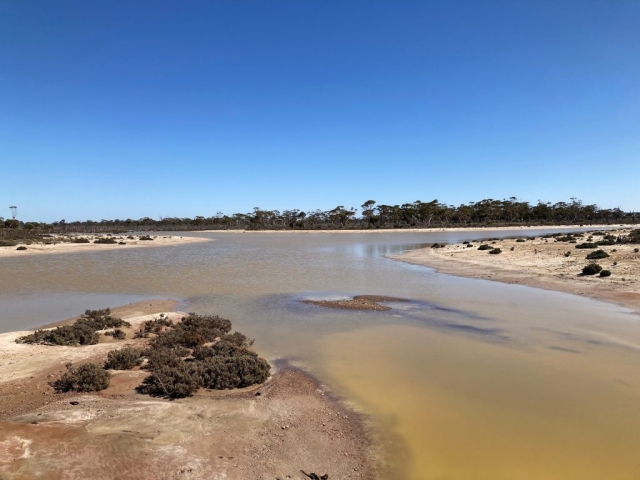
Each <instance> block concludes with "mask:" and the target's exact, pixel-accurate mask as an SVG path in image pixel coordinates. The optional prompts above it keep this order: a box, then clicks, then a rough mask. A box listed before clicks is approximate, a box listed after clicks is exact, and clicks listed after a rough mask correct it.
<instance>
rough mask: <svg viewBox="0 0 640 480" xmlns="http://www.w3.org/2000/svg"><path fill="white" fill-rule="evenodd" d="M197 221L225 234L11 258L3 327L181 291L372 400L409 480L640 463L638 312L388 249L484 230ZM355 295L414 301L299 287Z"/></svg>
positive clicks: (189, 304) (395, 461) (581, 473)
mask: <svg viewBox="0 0 640 480" xmlns="http://www.w3.org/2000/svg"><path fill="white" fill-rule="evenodd" d="M537 233H538V234H540V233H542V231H540V232H537ZM529 234H530V235H532V234H534V233H533V232H530V233H529ZM191 235H198V236H205V237H208V238H210V239H212V241H211V242H207V243H198V244H191V245H184V246H179V247H168V248H147V249H136V250H122V251H103V252H83V253H77V254H65V255H47V256H33V257H22V258H16V257H12V258H4V259H0V307H1V308H0V330H2V331H7V330H15V329H20V328H27V327H34V326H37V325H39V324H42V323H45V322H49V321H53V320H57V319H62V318H67V317H69V316H72V315H74V314H77V313H79V312H81V311H83V310H84V309H86V308H101V307H105V306H108V305H111V306H115V305H118V304H123V303H128V302H133V301H137V300H141V299H146V298H167V297H168V298H176V299H179V300H180V301H181V305H180V308H181V309H183V310H187V311H196V312H200V313H215V314H219V315H222V316H225V317H227V318H230V319H231V320H233V322H234V325H235V326H236V328H238V329H239V330H241V331H243V332H246V333H248V334H249V335H250V336H252V337H255V338H256V348H257V349H258V350H259V351H260V353H261V354H263V355H265V356H266V357H268V358H270V359H277V358H287V359H289V360H291V361H292V362H293V363H294V364H298V365H300V366H303V367H305V368H307V369H309V370H310V371H312V372H313V373H314V374H316V375H317V376H319V377H320V378H321V379H322V380H323V381H324V382H325V383H327V384H328V385H329V386H330V387H332V388H333V389H334V390H335V391H337V392H339V393H340V394H342V395H344V396H345V398H347V399H348V400H350V401H351V402H353V403H354V405H356V406H357V407H358V408H361V409H363V410H364V411H365V412H367V413H370V414H372V415H373V419H374V421H375V422H376V424H377V426H378V427H379V428H381V429H382V431H383V432H384V436H383V437H384V442H385V447H386V448H387V451H389V452H393V455H392V467H393V470H394V471H395V476H397V477H398V478H403V479H405V478H406V479H412V480H413V479H415V480H417V479H461V480H463V479H464V480H467V479H469V480H473V479H478V480H484V479H487V480H489V479H492V480H497V479H505V480H507V479H510V480H511V479H541V478H544V479H567V478H580V479H604V478H606V479H638V478H640V454H638V452H640V316H639V315H637V314H635V313H632V312H630V311H628V310H626V309H623V308H620V307H617V306H613V305H608V304H605V303H600V302H596V301H593V300H588V299H584V298H580V297H577V296H571V295H566V294H561V293H556V292H549V291H544V290H538V289H532V288H527V287H522V286H517V285H504V284H500V283H495V282H488V281H483V280H473V279H464V278H459V277H453V276H449V275H442V274H437V273H435V272H434V271H433V270H431V269H428V268H425V267H419V266H414V265H409V264H404V263H401V262H397V261H394V260H390V259H388V258H385V257H384V255H387V254H391V253H400V252H402V251H404V250H406V249H410V248H417V247H419V246H422V245H424V244H427V243H429V244H430V243H433V242H443V241H448V242H459V241H462V240H467V239H469V240H470V239H474V238H478V237H479V235H480V234H479V233H477V232H459V233H455V232H447V233H435V232H434V233H406V232H403V233H395V234H355V233H354V234H325V233H305V234H270V233H245V234H242V233H201V234H191ZM483 235H484V236H486V237H500V236H507V235H509V233H508V232H507V233H505V232H502V233H499V232H485V233H484V234H483ZM354 294H380V295H392V296H399V297H404V298H408V299H411V300H412V301H411V302H410V303H407V304H405V303H397V304H395V303H391V304H390V306H391V307H392V310H391V311H388V312H353V311H341V310H328V309H324V308H321V307H316V306H313V305H307V304H303V303H301V302H300V300H301V299H304V298H334V297H336V298H339V297H342V296H346V295H354ZM389 475H391V473H389Z"/></svg>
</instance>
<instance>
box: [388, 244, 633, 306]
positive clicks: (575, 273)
mask: <svg viewBox="0 0 640 480" xmlns="http://www.w3.org/2000/svg"><path fill="white" fill-rule="evenodd" d="M545 240H547V241H546V242H545ZM482 243H493V244H492V245H491V247H498V248H501V249H502V253H501V254H499V255H487V252H486V251H478V245H479V243H478V244H473V245H474V246H473V248H465V247H466V245H461V244H455V245H446V246H444V247H442V248H430V247H428V248H421V249H417V250H411V251H409V252H406V253H403V254H400V255H389V256H388V258H391V259H394V260H398V261H402V262H406V263H410V264H414V265H421V266H425V267H429V268H433V269H435V270H436V271H437V272H439V273H444V274H449V275H455V276H460V277H467V278H477V279H482V280H491V281H496V282H502V283H508V284H518V285H525V286H529V287H534V288H542V289H545V290H553V291H558V292H564V293H569V294H573V295H580V296H586V297H589V298H593V299H595V300H599V301H603V302H609V303H615V304H617V305H620V306H622V307H625V308H629V309H631V310H633V311H635V312H637V313H640V254H638V253H636V252H634V250H635V248H638V247H639V246H640V245H637V244H636V245H634V244H622V245H618V244H616V245H612V246H605V247H602V248H601V249H603V250H605V251H607V252H608V254H609V257H608V258H605V259H603V260H598V261H597V262H598V263H599V264H600V265H601V266H602V267H603V268H605V269H610V271H611V272H612V275H611V276H610V277H607V278H601V277H599V276H597V275H594V276H585V275H581V273H580V272H581V269H582V267H583V266H585V265H587V264H588V263H589V261H588V260H587V259H585V256H586V254H588V253H590V252H592V251H594V250H585V249H575V245H573V244H566V243H556V242H553V239H536V240H535V241H526V242H517V241H516V239H501V240H498V241H494V242H482ZM511 248H513V249H514V250H511ZM598 248H600V247H598ZM614 250H615V251H614ZM567 252H568V253H569V254H570V255H569V256H565V253H567ZM614 262H615V263H614Z"/></svg>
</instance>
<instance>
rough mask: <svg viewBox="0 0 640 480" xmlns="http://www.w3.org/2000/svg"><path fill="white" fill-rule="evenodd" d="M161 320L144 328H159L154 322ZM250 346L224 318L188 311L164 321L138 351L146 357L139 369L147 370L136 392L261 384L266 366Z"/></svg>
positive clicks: (174, 393)
mask: <svg viewBox="0 0 640 480" xmlns="http://www.w3.org/2000/svg"><path fill="white" fill-rule="evenodd" d="M163 321H167V322H168V320H166V319H162V318H161V319H154V323H153V324H151V323H150V324H149V330H156V331H158V330H157V329H156V325H157V324H158V323H161V322H163ZM205 343H207V344H209V345H204V344H205ZM252 345H253V340H251V339H249V338H248V337H247V336H246V335H243V334H242V333H239V332H233V333H231V322H230V321H229V320H226V319H224V318H220V317H217V316H201V315H196V314H193V313H190V314H189V315H188V316H187V317H184V318H182V320H181V321H180V322H178V323H175V324H173V323H170V324H169V325H163V326H162V327H161V328H160V329H159V331H158V333H157V336H156V337H155V338H153V339H152V340H151V342H150V343H149V348H148V349H147V350H146V351H144V352H143V356H146V357H147V359H148V362H147V364H146V365H145V366H144V367H143V368H145V369H147V370H149V372H150V375H149V376H148V377H147V378H146V379H145V380H144V382H143V383H142V385H141V386H140V387H139V391H140V392H142V393H147V394H150V395H159V396H166V397H184V396H188V395H192V394H193V393H194V392H195V391H196V390H197V389H198V388H200V387H205V388H216V389H225V388H240V387H246V386H249V385H253V384H255V383H262V382H264V381H265V380H266V379H267V378H268V377H269V371H270V368H271V367H270V366H269V363H268V362H267V361H266V360H264V359H262V358H260V357H259V356H258V354H256V353H255V352H253V351H251V350H250V349H249V348H250V347H251V346H252ZM182 357H188V358H187V359H186V360H185V359H183V358H182Z"/></svg>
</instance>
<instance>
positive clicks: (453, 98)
mask: <svg viewBox="0 0 640 480" xmlns="http://www.w3.org/2000/svg"><path fill="white" fill-rule="evenodd" d="M639 25H640V2H639V1H637V0H628V1H614V0H602V1H589V0H580V1H570V2H569V1H562V0H560V1H558V0H553V1H540V0H532V1H528V2H527V1H512V0H509V1H497V0H496V1H480V0H470V1H457V0H441V1H438V2H429V1H385V2H382V1H375V0H366V1H346V0H340V1H328V0H317V1H312V0H303V1H300V0H290V1H285V0H259V1H252V2H247V1H241V0H225V1H214V0H207V1H162V0H153V1H132V2H126V1H118V2H114V1H101V0H97V1H96V0H91V1H87V0H82V1H67V0H56V1H49V0H39V1H36V0H20V1H19V0H0V166H1V167H2V170H1V172H0V181H1V184H0V204H2V205H4V204H6V206H7V207H8V206H9V205H14V204H15V205H18V206H19V209H20V217H21V218H22V219H23V220H40V221H52V220H59V219H62V218H64V219H66V220H67V221H70V220H84V219H95V220H100V219H102V218H126V217H130V218H139V217H142V216H150V217H153V218H158V217H160V216H163V217H168V216H189V217H193V216H196V215H204V216H209V215H213V214H215V213H216V212H217V211H218V210H220V211H223V212H225V213H233V212H238V211H241V212H247V211H250V210H251V209H252V208H253V207H255V206H259V207H261V208H265V209H279V210H284V209H288V208H300V209H303V210H308V209H315V208H321V209H328V208H332V207H335V206H336V205H339V204H340V205H345V206H355V207H359V205H360V204H361V203H362V202H364V201H365V200H368V199H374V200H376V201H378V203H388V204H397V203H405V202H412V201H415V200H423V201H430V200H432V199H434V198H437V199H439V200H440V201H444V202H446V203H449V204H456V205H457V204H459V203H463V202H465V203H466V202H469V201H476V200H480V199H483V198H496V199H502V198H507V197H510V196H517V197H518V198H520V199H523V200H528V201H531V202H536V201H537V200H538V199H542V200H545V201H546V200H548V201H552V202H555V201H560V200H568V199H569V198H570V197H578V198H581V199H582V200H583V201H585V202H587V203H597V204H599V205H601V206H603V207H616V206H620V207H622V208H623V209H628V210H631V209H634V210H640V27H639ZM8 214H9V210H8V208H6V211H5V207H1V208H0V216H4V217H6V216H8Z"/></svg>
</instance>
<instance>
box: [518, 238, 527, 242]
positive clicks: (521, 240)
mask: <svg viewBox="0 0 640 480" xmlns="http://www.w3.org/2000/svg"><path fill="white" fill-rule="evenodd" d="M516 242H526V240H525V239H524V238H519V239H517V240H516Z"/></svg>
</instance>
